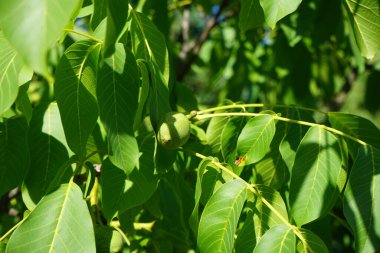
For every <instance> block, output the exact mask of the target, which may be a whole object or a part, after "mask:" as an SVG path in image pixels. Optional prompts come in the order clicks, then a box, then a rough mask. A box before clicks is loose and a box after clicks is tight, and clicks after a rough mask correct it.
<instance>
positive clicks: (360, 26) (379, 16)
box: [344, 0, 380, 59]
mask: <svg viewBox="0 0 380 253" xmlns="http://www.w3.org/2000/svg"><path fill="white" fill-rule="evenodd" d="M344 4H345V7H346V9H347V13H348V16H349V18H350V21H351V26H352V28H353V31H354V34H355V39H356V43H357V44H358V46H359V49H360V51H361V54H362V55H363V56H365V57H367V58H369V59H371V58H373V57H374V56H375V54H376V52H378V50H379V49H380V25H379V24H380V13H379V9H380V3H379V2H378V1H373V0H346V1H344Z"/></svg>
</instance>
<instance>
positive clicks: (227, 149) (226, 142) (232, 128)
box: [220, 117, 245, 162]
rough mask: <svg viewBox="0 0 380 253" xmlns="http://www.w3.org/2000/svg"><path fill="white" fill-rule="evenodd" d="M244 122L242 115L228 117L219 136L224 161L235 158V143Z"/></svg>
mask: <svg viewBox="0 0 380 253" xmlns="http://www.w3.org/2000/svg"><path fill="white" fill-rule="evenodd" d="M244 124H245V118H244V117H231V118H229V119H228V122H227V123H226V125H225V127H224V128H223V131H222V132H221V133H220V136H221V143H220V146H221V151H222V156H223V158H224V160H225V161H228V162H231V161H235V159H236V152H237V151H236V145H237V140H238V138H239V134H240V131H241V129H242V128H243V126H244Z"/></svg>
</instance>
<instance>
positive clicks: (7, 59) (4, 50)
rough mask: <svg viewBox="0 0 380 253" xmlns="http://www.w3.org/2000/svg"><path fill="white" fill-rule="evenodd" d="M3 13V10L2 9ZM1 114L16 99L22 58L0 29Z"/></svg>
mask: <svg viewBox="0 0 380 253" xmlns="http://www.w3.org/2000/svg"><path fill="white" fill-rule="evenodd" d="M0 6H1V3H0ZM0 13H1V10H0ZM0 15H1V14H0ZM0 56H1V57H0V115H1V114H3V112H5V111H6V110H8V109H9V108H10V107H11V105H12V104H13V102H14V101H15V100H16V97H17V92H18V76H19V71H20V70H21V67H22V64H23V63H22V59H21V57H20V56H19V55H18V54H17V52H16V51H15V50H14V49H13V48H12V46H11V45H10V44H9V42H8V41H7V40H6V39H5V38H4V36H3V33H2V32H1V31H0Z"/></svg>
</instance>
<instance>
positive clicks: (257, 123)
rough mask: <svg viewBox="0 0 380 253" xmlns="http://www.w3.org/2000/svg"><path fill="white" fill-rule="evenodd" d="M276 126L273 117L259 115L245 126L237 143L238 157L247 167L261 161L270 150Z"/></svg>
mask: <svg viewBox="0 0 380 253" xmlns="http://www.w3.org/2000/svg"><path fill="white" fill-rule="evenodd" d="M275 131H276V125H275V121H274V119H273V117H272V116H271V115H259V116H257V117H254V118H252V119H250V120H249V121H248V122H247V124H246V125H245V126H244V128H243V130H242V132H241V134H240V135H239V138H238V142H237V152H238V156H239V157H240V158H242V159H243V160H244V161H245V165H248V164H252V163H256V162H258V161H260V160H261V159H262V158H263V157H264V156H265V154H266V153H268V152H269V150H270V143H271V141H272V139H273V137H274V134H275Z"/></svg>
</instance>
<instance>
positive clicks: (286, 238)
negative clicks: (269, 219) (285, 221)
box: [253, 225, 296, 253]
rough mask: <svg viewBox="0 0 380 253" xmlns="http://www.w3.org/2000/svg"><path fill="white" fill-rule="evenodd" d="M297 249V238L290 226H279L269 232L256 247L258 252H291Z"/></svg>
mask: <svg viewBox="0 0 380 253" xmlns="http://www.w3.org/2000/svg"><path fill="white" fill-rule="evenodd" d="M295 249H296V236H295V234H294V232H293V228H292V227H289V225H278V226H275V227H273V228H271V229H270V230H268V231H267V232H266V233H265V234H264V236H263V238H261V240H260V241H259V243H258V244H257V246H256V247H255V250H254V251H253V252H254V253H256V252H273V253H274V252H281V253H283V252H289V253H293V252H294V251H295Z"/></svg>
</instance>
